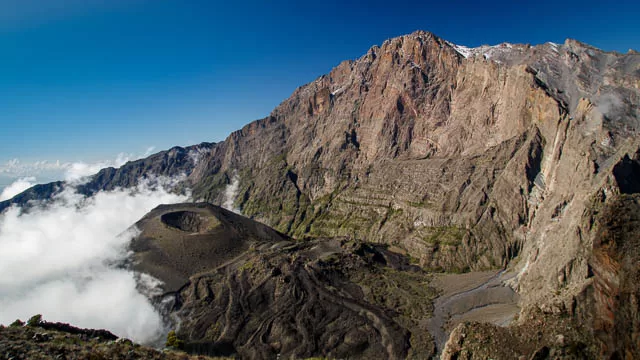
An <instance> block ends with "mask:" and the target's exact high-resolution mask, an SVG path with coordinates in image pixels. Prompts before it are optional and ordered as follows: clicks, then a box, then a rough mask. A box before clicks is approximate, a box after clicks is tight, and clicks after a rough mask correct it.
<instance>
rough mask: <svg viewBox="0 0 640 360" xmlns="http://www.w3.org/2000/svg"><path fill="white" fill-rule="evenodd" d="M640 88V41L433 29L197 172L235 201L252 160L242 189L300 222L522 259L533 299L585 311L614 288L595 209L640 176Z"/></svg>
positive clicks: (478, 263) (472, 266) (495, 263)
mask: <svg viewBox="0 0 640 360" xmlns="http://www.w3.org/2000/svg"><path fill="white" fill-rule="evenodd" d="M465 50H470V51H465ZM463 54H464V55H463ZM465 55H466V56H467V57H465ZM639 89H640V56H638V55H637V54H633V53H630V54H627V55H621V54H616V53H605V52H603V51H600V50H598V49H595V48H592V47H590V46H588V45H585V44H582V43H579V42H577V41H573V40H567V42H565V44H563V45H557V44H552V43H547V44H543V45H538V46H534V47H530V46H526V45H511V44H502V45H499V46H495V47H483V48H479V49H463V48H461V47H457V46H455V45H453V44H449V43H447V42H445V41H443V40H441V39H439V38H437V37H435V36H434V35H432V34H429V33H422V32H418V33H414V34H411V35H407V36H403V37H400V38H395V39H392V40H388V41H386V42H384V43H383V44H382V46H380V47H373V48H372V49H371V50H370V51H369V52H368V53H367V54H366V55H364V56H363V57H362V58H360V59H358V60H356V61H349V62H343V63H341V64H340V65H339V66H338V67H336V68H335V69H334V70H333V71H331V73H329V74H328V75H325V76H322V77H320V78H319V79H317V80H316V81H314V82H313V83H311V84H308V85H305V86H303V87H301V88H299V89H297V90H296V91H295V92H294V94H293V95H292V96H291V97H290V98H289V99H287V100H286V101H284V102H283V103H282V104H281V105H280V106H279V107H278V108H276V109H275V110H274V111H273V113H272V114H271V115H270V116H269V117H267V118H265V119H263V120H260V121H257V122H254V123H252V124H250V125H248V126H246V127H245V128H243V129H242V130H240V131H238V132H235V133H233V134H232V135H231V136H230V137H229V138H228V139H227V140H226V141H225V142H224V143H222V144H219V145H218V146H216V147H215V148H214V149H213V151H212V152H211V154H210V155H209V158H208V159H206V160H205V161H203V162H202V163H201V164H200V165H199V166H198V167H197V168H196V169H195V170H194V172H193V173H192V175H191V177H190V181H191V182H192V183H193V184H194V188H195V191H196V194H197V195H198V196H201V197H202V198H204V199H207V200H211V201H214V202H220V201H221V199H222V195H221V191H219V190H216V188H215V186H213V187H212V186H210V184H220V183H224V181H225V179H230V178H232V177H233V176H234V175H233V174H237V176H238V177H239V179H240V192H239V194H238V196H237V197H236V199H235V202H236V203H235V204H236V205H237V206H239V207H240V208H241V209H242V210H243V212H244V213H245V214H247V215H249V216H253V217H254V218H256V219H259V220H261V221H264V222H266V223H268V224H271V225H273V226H275V227H276V228H278V229H279V230H281V231H283V232H286V233H288V234H291V235H294V236H298V237H300V236H350V237H353V238H356V239H365V240H368V241H376V242H383V243H388V244H394V245H397V246H398V247H401V248H403V249H405V250H406V251H407V253H408V254H410V255H411V256H413V257H415V258H417V259H418V260H419V263H420V264H421V265H422V266H424V267H425V268H428V269H443V270H445V271H460V270H480V269H486V268H496V267H502V266H510V267H511V268H513V269H514V271H517V272H518V276H517V277H516V278H515V280H514V281H513V283H512V286H513V287H514V288H516V289H517V290H518V291H519V292H520V294H521V299H522V300H521V301H522V306H523V308H524V313H526V312H527V311H529V310H528V309H532V308H538V307H540V308H542V309H543V310H544V311H546V312H548V313H556V314H559V313H571V314H574V315H576V316H578V317H579V316H580V315H578V314H577V313H576V311H577V309H578V308H579V306H577V305H576V301H580V300H579V299H581V297H582V296H588V297H590V298H592V299H597V298H600V297H603V296H611V295H610V293H608V292H610V291H612V290H611V288H610V287H604V286H601V285H598V281H600V280H598V279H599V278H603V277H604V275H603V274H604V273H595V272H594V271H593V263H594V261H596V260H594V256H595V255H593V254H594V251H595V250H594V244H597V243H598V241H600V240H598V239H600V235H599V233H597V231H595V230H594V229H593V228H592V227H591V225H590V222H592V221H595V220H590V219H589V215H588V213H589V211H590V209H592V207H593V206H594V205H593V204H594V203H593V201H594V200H593V198H594V196H598V195H597V194H605V195H603V196H605V197H606V198H611V196H617V195H616V194H622V193H628V194H632V193H636V192H638V189H639V186H638V181H639V180H638V176H637V174H638V163H637V155H635V154H636V153H637V152H638V149H639V141H638V136H637V135H638V129H639V125H640V124H639V119H640V117H639V115H640V114H639V111H638V103H639V99H640V97H639V96H640V91H639ZM226 181H228V180H226ZM218 188H219V187H218ZM611 251H614V250H611ZM614 252H615V251H614ZM616 254H618V255H620V256H621V254H620V253H616ZM616 256H617V255H616ZM514 260H515V261H514ZM625 273H626V272H625ZM607 276H608V275H607ZM610 276H612V277H614V278H616V279H618V280H619V281H623V280H622V278H620V276H622V275H619V274H618V273H612V274H610ZM625 276H627V275H625ZM594 278H595V279H594ZM625 279H626V278H625ZM618 280H616V283H617V282H618ZM605 289H607V290H606V291H605ZM613 291H614V292H615V291H618V290H613ZM585 294H587V295H585ZM629 304H631V302H627V305H629ZM594 306H595V305H594ZM619 306H623V305H619ZM625 306H626V305H625ZM629 306H631V305H629ZM594 311H595V312H592V313H593V316H595V317H605V318H606V317H608V316H609V317H610V315H607V314H606V312H605V310H604V308H603V307H602V306H600V307H596V308H594ZM620 311H622V310H620ZM625 311H626V310H625ZM629 311H631V312H632V313H633V311H637V309H636V310H629ZM623 313H624V311H623ZM594 321H595V320H594ZM603 341H604V342H605V343H606V342H607V341H609V340H603ZM611 351H612V350H610V352H609V354H610V353H611ZM633 354H635V353H633Z"/></svg>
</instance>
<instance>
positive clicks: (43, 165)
mask: <svg viewBox="0 0 640 360" xmlns="http://www.w3.org/2000/svg"><path fill="white" fill-rule="evenodd" d="M154 151H155V147H154V146H151V147H149V148H147V149H146V151H145V152H144V153H142V154H128V153H120V154H118V155H117V156H116V158H115V159H112V160H100V161H95V162H83V161H78V162H61V161H60V160H56V161H48V160H42V161H35V162H22V161H20V159H11V160H9V161H7V162H6V163H4V164H2V165H0V176H4V177H10V178H23V177H33V176H38V175H42V174H46V175H48V176H47V177H54V178H57V179H58V180H65V181H69V182H78V181H80V180H81V179H82V178H84V177H86V176H89V175H93V174H95V173H97V172H98V171H100V170H101V169H103V168H106V167H120V166H122V165H124V164H126V163H127V162H128V161H133V160H137V159H141V158H145V157H147V156H149V155H151V154H152V153H153V152H154Z"/></svg>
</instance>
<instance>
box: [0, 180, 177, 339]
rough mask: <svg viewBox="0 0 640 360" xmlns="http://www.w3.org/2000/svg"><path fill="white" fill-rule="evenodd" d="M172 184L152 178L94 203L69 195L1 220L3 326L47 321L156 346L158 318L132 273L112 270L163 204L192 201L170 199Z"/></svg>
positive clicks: (68, 191) (70, 191)
mask: <svg viewBox="0 0 640 360" xmlns="http://www.w3.org/2000/svg"><path fill="white" fill-rule="evenodd" d="M170 184H173V182H170V181H166V180H164V179H151V180H147V181H144V182H142V183H141V184H140V185H139V186H138V187H136V188H133V189H125V190H122V189H121V190H116V191H111V192H100V193H98V194H96V195H94V196H93V197H91V198H86V197H84V196H82V195H79V194H77V193H75V191H74V189H72V188H68V189H66V190H64V191H63V192H62V193H61V194H59V195H57V196H56V197H55V198H54V200H53V202H51V203H49V204H47V206H46V207H45V206H35V207H34V208H32V209H30V210H29V211H28V212H23V211H22V209H20V208H17V207H11V208H9V209H8V210H7V211H6V212H4V213H3V214H2V215H0V249H2V251H0V309H1V310H0V323H2V324H5V325H6V324H8V323H10V322H12V321H13V320H15V319H17V318H20V319H27V318H29V317H30V316H31V315H33V314H42V315H43V317H44V318H45V319H46V320H49V321H63V322H69V323H72V324H74V325H76V326H81V327H88V328H105V329H108V330H110V331H112V332H114V333H115V334H117V335H119V336H125V337H128V338H132V339H134V340H136V341H140V342H151V341H153V340H155V339H157V338H158V336H159V335H161V334H162V331H163V324H162V319H161V317H160V315H159V314H158V313H157V312H156V311H155V309H154V308H153V306H152V305H151V304H150V303H149V301H148V300H147V298H146V297H145V296H144V295H142V294H140V293H139V292H138V291H137V290H136V280H135V276H134V274H133V273H132V272H128V271H125V270H123V269H118V268H115V267H114V266H113V264H117V263H120V262H121V261H123V260H124V259H125V258H126V257H127V252H126V246H127V244H128V243H129V241H130V240H131V237H132V235H134V234H133V233H132V230H127V229H128V228H129V226H131V225H132V224H133V223H135V222H136V221H137V220H139V219H140V218H141V217H142V216H143V215H144V214H146V213H147V212H148V211H150V210H151V209H153V208H154V207H156V206H157V205H159V204H167V203H176V202H183V201H186V200H188V196H186V195H176V194H171V193H169V192H168V191H167V188H169V187H170ZM125 230H127V231H125ZM123 231H124V233H123ZM145 283H149V280H148V279H146V280H145ZM147 291H149V289H147Z"/></svg>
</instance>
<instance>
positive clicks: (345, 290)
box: [131, 204, 436, 359]
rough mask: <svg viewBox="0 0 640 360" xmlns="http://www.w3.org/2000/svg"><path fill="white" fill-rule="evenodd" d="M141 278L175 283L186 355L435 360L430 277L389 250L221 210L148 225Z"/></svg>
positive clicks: (202, 209)
mask: <svg viewBox="0 0 640 360" xmlns="http://www.w3.org/2000/svg"><path fill="white" fill-rule="evenodd" d="M136 225H137V226H138V228H139V229H140V230H141V233H140V235H139V237H138V238H137V239H135V240H134V241H133V243H132V246H131V247H132V249H133V250H134V252H135V255H134V257H135V258H136V265H135V267H136V269H137V270H139V271H143V272H148V273H150V274H152V275H153V276H155V277H157V278H159V279H160V280H162V281H164V282H165V285H164V290H165V291H166V292H167V293H165V295H164V298H163V299H165V300H167V299H171V300H173V303H174V304H175V305H174V307H173V309H172V317H173V318H174V319H175V318H177V319H179V321H178V324H179V328H178V331H177V334H178V336H179V337H180V338H181V339H182V340H184V341H185V350H187V351H189V352H193V353H201V354H207V355H215V356H220V355H224V356H231V355H237V356H240V357H241V358H246V359H272V358H275V357H276V356H277V355H278V354H280V356H282V357H283V358H307V357H311V356H322V357H329V358H371V357H372V356H383V357H385V358H389V359H404V358H407V357H412V358H419V359H422V358H428V357H429V356H431V355H432V354H433V350H434V348H433V343H432V341H431V337H430V336H429V334H428V331H427V330H426V328H425V320H426V319H428V318H429V317H430V315H431V311H432V306H431V299H432V298H433V297H434V296H435V295H436V294H435V291H434V290H433V289H432V288H431V287H430V286H429V281H430V277H429V276H428V275H427V274H426V273H424V272H423V271H422V270H421V269H420V268H418V267H416V266H413V265H409V263H408V259H407V258H405V257H404V256H402V255H400V254H396V253H393V252H390V251H388V250H387V249H386V247H384V246H372V245H367V244H363V243H356V242H350V241H347V240H342V241H340V240H329V239H323V240H309V241H304V242H298V241H294V240H293V239H290V238H288V237H286V236H285V235H282V234H280V233H278V232H276V231H274V230H272V229H270V228H268V227H266V226H264V225H262V224H259V223H256V222H254V221H252V220H250V219H247V218H244V217H241V216H239V215H236V214H234V213H231V212H229V211H226V210H224V209H222V208H219V207H217V206H213V205H209V204H179V205H170V206H160V207H158V208H156V209H154V210H153V211H152V212H151V213H149V214H148V215H147V216H145V217H144V218H143V219H142V220H141V221H139V222H138V223H137V224H136Z"/></svg>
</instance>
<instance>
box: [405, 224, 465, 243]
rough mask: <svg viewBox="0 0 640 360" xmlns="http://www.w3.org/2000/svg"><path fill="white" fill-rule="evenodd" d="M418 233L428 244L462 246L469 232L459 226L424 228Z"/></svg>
mask: <svg viewBox="0 0 640 360" xmlns="http://www.w3.org/2000/svg"><path fill="white" fill-rule="evenodd" d="M416 233H417V234H418V235H419V236H420V237H421V238H422V240H423V241H424V242H426V243H428V244H440V245H452V246H455V245H460V244H461V243H462V240H463V239H464V236H465V234H466V233H467V230H466V229H464V228H461V227H457V226H439V227H424V228H420V229H417V231H416Z"/></svg>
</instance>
